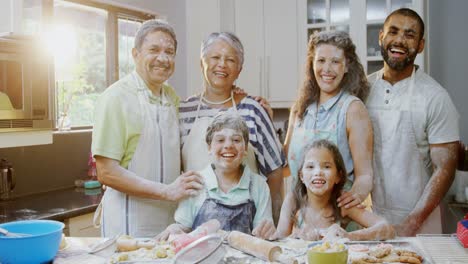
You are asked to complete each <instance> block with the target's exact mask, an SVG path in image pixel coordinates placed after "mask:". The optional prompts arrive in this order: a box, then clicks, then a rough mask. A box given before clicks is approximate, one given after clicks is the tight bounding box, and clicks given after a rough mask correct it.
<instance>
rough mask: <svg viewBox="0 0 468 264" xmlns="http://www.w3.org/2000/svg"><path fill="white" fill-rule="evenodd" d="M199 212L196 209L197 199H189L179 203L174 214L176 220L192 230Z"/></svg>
mask: <svg viewBox="0 0 468 264" xmlns="http://www.w3.org/2000/svg"><path fill="white" fill-rule="evenodd" d="M197 212H198V210H196V208H195V198H188V199H185V200H182V201H181V202H179V205H178V206H177V210H176V211H175V214H174V220H175V221H176V222H177V223H179V224H181V225H183V226H184V227H188V228H192V225H193V222H194V221H195V216H196V213H197Z"/></svg>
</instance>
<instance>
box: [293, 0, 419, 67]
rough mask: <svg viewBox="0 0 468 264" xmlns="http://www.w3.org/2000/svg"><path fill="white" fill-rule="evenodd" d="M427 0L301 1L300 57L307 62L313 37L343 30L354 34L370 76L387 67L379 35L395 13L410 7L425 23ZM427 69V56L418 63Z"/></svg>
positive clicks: (299, 7)
mask: <svg viewBox="0 0 468 264" xmlns="http://www.w3.org/2000/svg"><path fill="white" fill-rule="evenodd" d="M424 3H425V0H352V1H351V0H300V1H299V3H298V10H302V12H300V13H298V20H299V22H298V23H299V28H300V31H299V39H300V43H302V44H301V45H300V52H299V54H300V56H301V57H303V58H305V56H306V54H307V43H308V39H309V36H310V35H311V34H312V33H313V32H315V31H321V30H333V29H339V30H343V31H346V32H348V33H349V34H350V36H351V38H352V40H353V42H354V44H355V45H356V52H357V54H358V56H359V59H360V60H361V63H362V64H363V66H364V69H365V71H366V72H367V73H368V74H370V73H372V72H374V71H376V70H379V69H380V68H382V66H383V59H382V56H381V55H380V47H379V43H378V36H379V31H380V29H381V28H382V25H383V22H384V20H385V18H386V17H387V15H388V14H390V12H391V11H393V10H395V9H398V8H401V7H408V8H411V9H413V10H415V11H416V12H418V14H419V15H420V16H421V17H422V18H423V19H424ZM416 64H418V65H419V66H420V67H421V68H422V69H424V54H419V55H418V57H417V59H416Z"/></svg>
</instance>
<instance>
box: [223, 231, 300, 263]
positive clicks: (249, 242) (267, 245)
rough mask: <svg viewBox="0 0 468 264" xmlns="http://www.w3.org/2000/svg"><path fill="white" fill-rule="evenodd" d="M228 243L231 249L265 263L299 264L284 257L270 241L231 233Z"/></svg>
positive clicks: (279, 249) (239, 233)
mask: <svg viewBox="0 0 468 264" xmlns="http://www.w3.org/2000/svg"><path fill="white" fill-rule="evenodd" d="M227 241H228V244H229V245H230V246H231V247H233V248H235V249H237V250H240V251H242V252H245V253H247V254H250V255H253V256H254V257H257V258H260V259H262V260H265V261H269V262H279V263H283V264H297V260H295V259H293V258H290V257H286V256H284V255H283V254H282V253H283V251H282V250H281V248H280V247H279V246H277V245H275V244H273V243H272V242H270V241H266V240H263V239H260V238H257V237H254V236H251V235H247V234H244V233H241V232H239V231H231V232H230V234H229V235H228V237H227Z"/></svg>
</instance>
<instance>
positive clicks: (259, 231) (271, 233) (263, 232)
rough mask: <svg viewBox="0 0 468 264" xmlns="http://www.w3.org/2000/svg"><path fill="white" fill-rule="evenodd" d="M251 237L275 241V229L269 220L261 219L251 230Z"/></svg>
mask: <svg viewBox="0 0 468 264" xmlns="http://www.w3.org/2000/svg"><path fill="white" fill-rule="evenodd" d="M252 235H254V236H256V237H260V238H263V239H266V240H275V239H277V238H278V237H277V235H276V227H275V224H274V223H273V220H271V219H263V220H262V221H261V222H260V224H258V226H257V227H255V228H254V230H252Z"/></svg>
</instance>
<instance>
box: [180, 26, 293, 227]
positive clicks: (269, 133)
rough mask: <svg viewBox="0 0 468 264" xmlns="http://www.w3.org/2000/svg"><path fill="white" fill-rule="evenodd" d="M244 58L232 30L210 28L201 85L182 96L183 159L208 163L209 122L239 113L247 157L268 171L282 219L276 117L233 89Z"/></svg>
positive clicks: (199, 165) (191, 166) (197, 166)
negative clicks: (195, 91)
mask: <svg viewBox="0 0 468 264" xmlns="http://www.w3.org/2000/svg"><path fill="white" fill-rule="evenodd" d="M243 61H244V48H243V46H242V43H241V42H240V40H239V39H238V38H237V37H236V36H235V35H234V34H232V33H227V32H219V33H212V34H210V35H209V36H208V38H207V39H206V40H205V41H204V42H203V43H202V46H201V68H202V73H203V79H204V81H203V87H202V88H203V91H202V92H201V94H197V95H194V96H192V97H189V98H188V99H187V100H186V101H183V102H181V104H180V108H179V114H180V116H179V117H180V129H181V145H182V165H183V169H184V170H185V171H187V170H197V171H198V170H201V169H203V168H205V167H206V166H207V165H208V164H209V163H210V157H209V154H208V148H207V145H206V142H205V134H206V128H207V127H208V126H209V124H210V123H211V121H212V120H213V118H214V116H216V115H217V114H218V113H220V112H224V111H235V112H237V113H238V114H240V115H241V116H242V117H243V118H244V120H245V121H246V123H247V126H248V128H249V146H248V148H247V151H248V153H247V158H246V161H245V163H246V164H247V165H248V166H249V168H250V169H251V170H252V171H254V172H258V174H260V175H263V176H265V177H266V180H267V183H268V186H269V188H270V194H271V198H272V204H273V208H272V210H273V217H274V219H275V220H277V219H278V216H279V212H280V209H281V204H282V201H283V191H282V189H283V188H282V187H283V174H282V166H283V165H284V163H285V157H284V154H283V152H282V147H281V144H280V142H279V140H278V138H277V136H276V133H275V130H274V127H273V123H272V121H271V119H270V117H269V115H268V113H267V112H266V111H265V109H264V108H263V107H262V106H261V105H260V103H258V102H257V101H256V100H255V99H254V98H252V97H250V96H246V95H245V94H235V93H234V92H233V88H234V87H235V86H234V82H235V80H236V79H237V78H238V76H239V74H240V72H241V70H242V64H243Z"/></svg>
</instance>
